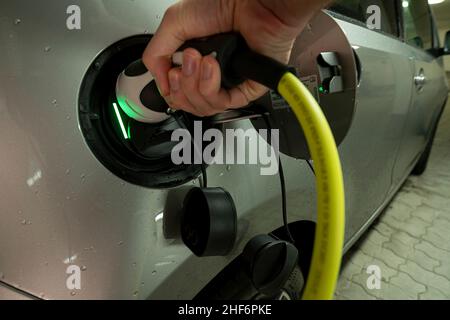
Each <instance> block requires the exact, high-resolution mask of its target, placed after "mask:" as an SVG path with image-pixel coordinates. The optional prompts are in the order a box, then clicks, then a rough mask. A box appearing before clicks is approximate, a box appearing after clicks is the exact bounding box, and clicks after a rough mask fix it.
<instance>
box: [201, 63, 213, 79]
mask: <svg viewBox="0 0 450 320" xmlns="http://www.w3.org/2000/svg"><path fill="white" fill-rule="evenodd" d="M212 74H213V68H212V65H211V64H210V63H208V62H204V63H203V64H202V80H203V81H206V80H210V79H211V78H212Z"/></svg>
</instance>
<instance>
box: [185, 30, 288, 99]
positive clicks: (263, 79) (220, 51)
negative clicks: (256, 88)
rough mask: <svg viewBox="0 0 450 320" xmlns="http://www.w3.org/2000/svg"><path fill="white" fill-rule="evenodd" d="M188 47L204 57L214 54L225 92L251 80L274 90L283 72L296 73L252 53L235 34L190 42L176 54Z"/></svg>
mask: <svg viewBox="0 0 450 320" xmlns="http://www.w3.org/2000/svg"><path fill="white" fill-rule="evenodd" d="M187 48H194V49H196V50H198V51H199V52H200V53H201V54H202V55H203V56H206V55H210V54H214V55H215V57H216V60H217V62H218V63H219V65H220V69H221V71H222V87H223V88H225V89H231V88H234V87H236V86H238V85H240V84H242V83H243V82H244V81H245V80H253V81H256V82H258V83H260V84H262V85H264V86H266V87H267V88H269V89H272V90H277V89H278V83H279V82H280V80H281V78H282V77H283V75H284V74H286V72H292V73H294V74H295V73H296V71H295V69H293V68H291V67H289V66H287V65H285V64H283V63H281V62H278V61H276V60H274V59H272V58H269V57H266V56H263V55H261V54H259V53H256V52H254V51H252V50H251V49H250V48H249V47H248V45H247V43H246V41H245V39H244V38H243V37H242V36H241V35H240V34H238V33H234V32H233V33H223V34H218V35H215V36H211V37H208V38H204V39H196V40H190V41H188V42H186V43H185V44H184V45H183V46H182V47H181V48H180V49H179V51H183V50H185V49H187Z"/></svg>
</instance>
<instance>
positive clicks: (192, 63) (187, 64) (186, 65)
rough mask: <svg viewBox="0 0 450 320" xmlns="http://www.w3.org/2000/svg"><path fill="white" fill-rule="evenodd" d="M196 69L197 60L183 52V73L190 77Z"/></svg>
mask: <svg viewBox="0 0 450 320" xmlns="http://www.w3.org/2000/svg"><path fill="white" fill-rule="evenodd" d="M196 69H197V61H196V60H195V59H194V57H192V56H190V55H188V54H185V58H184V61H183V74H184V75H185V76H186V77H190V76H192V75H193V74H194V72H195V70H196Z"/></svg>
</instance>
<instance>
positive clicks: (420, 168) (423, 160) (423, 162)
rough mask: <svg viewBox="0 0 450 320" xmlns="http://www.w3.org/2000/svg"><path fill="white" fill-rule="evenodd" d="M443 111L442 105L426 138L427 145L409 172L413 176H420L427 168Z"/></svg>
mask: <svg viewBox="0 0 450 320" xmlns="http://www.w3.org/2000/svg"><path fill="white" fill-rule="evenodd" d="M444 106H445V105H444ZM443 111H444V107H443V108H442V110H441V112H440V113H439V116H438V119H437V121H436V123H435V125H434V127H433V131H432V132H431V136H430V139H429V140H428V143H427V146H426V147H425V150H424V152H423V153H422V155H421V156H420V158H419V161H418V162H417V164H416V166H415V167H414V169H413V170H412V172H411V174H412V175H413V176H420V175H422V174H423V173H424V172H425V170H426V169H427V166H428V160H429V159H430V155H431V150H432V149H433V143H434V139H435V138H436V132H437V128H438V126H439V122H440V120H441V117H442V113H443Z"/></svg>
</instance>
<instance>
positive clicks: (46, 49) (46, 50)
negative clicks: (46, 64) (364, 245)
mask: <svg viewBox="0 0 450 320" xmlns="http://www.w3.org/2000/svg"><path fill="white" fill-rule="evenodd" d="M50 50H52V47H50V46H47V47H45V48H44V51H45V52H50Z"/></svg>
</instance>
